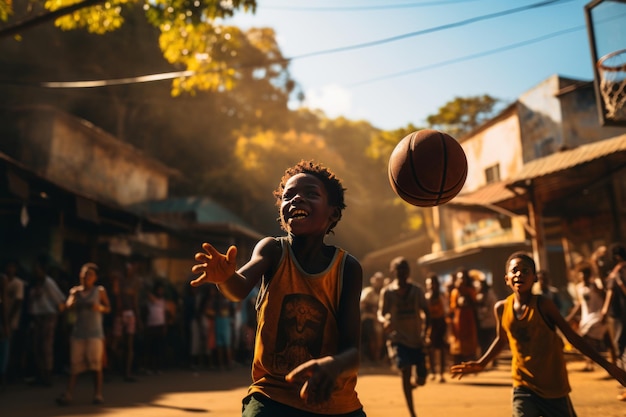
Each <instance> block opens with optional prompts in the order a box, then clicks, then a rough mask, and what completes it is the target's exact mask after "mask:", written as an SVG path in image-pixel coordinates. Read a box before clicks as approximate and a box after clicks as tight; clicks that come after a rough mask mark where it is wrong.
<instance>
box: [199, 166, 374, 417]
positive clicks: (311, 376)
mask: <svg viewBox="0 0 626 417" xmlns="http://www.w3.org/2000/svg"><path fill="white" fill-rule="evenodd" d="M274 196H275V197H276V200H277V201H276V204H277V206H278V208H279V214H280V223H281V226H282V228H283V229H284V230H285V231H286V232H287V235H286V236H283V237H266V238H263V239H262V240H260V241H259V242H258V243H257V245H256V246H255V248H254V250H253V253H252V256H251V258H250V260H249V261H248V262H247V263H245V264H244V265H243V266H241V267H240V268H237V264H236V256H237V248H236V247H234V246H231V247H230V248H229V249H228V251H227V252H226V254H225V255H223V254H221V253H220V252H218V251H217V250H216V249H215V248H214V247H213V246H211V245H210V244H208V243H204V244H203V245H202V248H203V250H204V252H200V253H197V254H196V255H195V260H196V261H197V262H198V264H196V265H194V266H193V268H192V271H193V272H194V273H196V274H200V276H199V277H198V278H197V279H196V280H194V281H192V282H191V285H194V286H197V285H201V284H202V283H205V282H209V283H215V284H217V286H218V288H219V290H220V291H221V292H222V293H223V294H224V295H225V296H226V297H228V298H229V299H231V300H233V301H240V300H243V299H244V298H245V297H246V295H247V294H248V293H249V292H250V291H251V290H252V288H253V287H254V286H255V285H257V283H259V281H260V282H261V286H260V292H259V296H258V299H257V316H258V325H257V331H256V340H255V348H254V359H253V363H252V384H251V385H250V387H249V390H248V396H246V398H244V400H243V410H242V415H243V416H244V417H250V416H256V417H259V416H275V415H289V416H315V415H321V414H332V415H338V416H345V417H348V416H349V417H363V416H365V413H364V412H363V409H362V405H361V403H360V401H359V399H358V396H357V393H356V391H355V386H356V380H357V369H358V366H359V355H360V353H359V341H360V310H359V297H360V293H361V286H362V279H363V271H362V268H361V265H360V264H359V262H358V261H357V260H356V259H355V258H354V257H352V256H351V255H349V254H348V253H347V252H346V251H344V250H343V249H341V248H338V247H335V246H331V245H327V244H325V242H324V238H325V236H326V235H327V234H328V233H330V232H332V230H333V228H334V227H335V226H336V225H337V223H338V222H339V220H340V219H341V216H342V211H343V209H344V208H345V203H344V188H343V186H342V184H341V181H340V180H339V179H338V178H337V177H335V175H334V174H333V173H332V172H331V171H329V170H328V169H326V168H324V167H323V166H322V165H320V164H316V163H313V162H311V161H301V162H300V163H298V164H296V165H295V166H293V167H291V168H289V169H287V170H286V171H285V174H284V175H283V177H282V179H281V182H280V184H279V186H278V188H277V189H276V190H275V191H274Z"/></svg>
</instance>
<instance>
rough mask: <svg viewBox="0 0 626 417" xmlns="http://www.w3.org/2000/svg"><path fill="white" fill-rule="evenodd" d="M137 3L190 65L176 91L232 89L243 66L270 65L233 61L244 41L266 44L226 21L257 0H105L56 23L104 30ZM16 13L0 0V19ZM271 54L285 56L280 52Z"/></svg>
mask: <svg viewBox="0 0 626 417" xmlns="http://www.w3.org/2000/svg"><path fill="white" fill-rule="evenodd" d="M37 1H39V0H37ZM41 3H42V4H43V6H44V8H45V9H46V10H48V11H50V12H53V11H59V10H62V9H64V8H66V7H68V6H71V5H75V4H79V3H80V1H79V0H43V1H41ZM35 4H37V2H35ZM138 7H140V8H141V10H142V11H143V13H144V15H145V19H146V20H147V21H148V22H149V23H150V24H151V25H152V26H153V27H155V28H157V29H158V31H159V32H160V37H159V40H158V44H159V47H160V48H161V51H162V53H163V56H164V58H165V59H166V60H167V61H168V62H169V63H171V64H173V65H174V66H175V67H176V68H177V69H184V70H186V71H189V73H188V74H186V75H185V76H184V77H180V78H177V79H175V80H174V81H173V82H172V94H173V95H174V96H177V95H180V94H183V93H190V94H195V93H196V92H197V91H219V90H230V89H232V88H233V87H234V85H235V84H236V83H237V82H238V81H239V78H240V77H241V75H240V74H239V72H241V71H244V70H249V69H250V68H253V67H255V66H256V67H257V68H258V66H262V65H267V62H258V63H254V62H248V66H246V67H235V66H234V65H233V62H232V61H233V58H234V57H236V56H237V55H238V54H239V51H240V49H241V48H242V47H243V46H244V45H246V44H247V45H253V46H254V47H256V48H261V49H262V48H264V47H267V45H265V44H263V43H262V42H259V43H256V44H255V40H252V39H250V40H248V41H246V40H244V39H243V38H245V35H244V34H242V33H241V31H240V30H239V29H238V28H234V27H229V26H225V25H223V24H222V20H223V19H224V18H227V17H231V16H233V15H234V14H235V13H236V12H238V11H244V12H247V11H250V12H254V11H255V10H256V0H229V1H221V0H107V1H103V2H102V3H100V4H97V5H94V6H89V7H83V8H79V9H78V10H75V11H72V12H68V14H65V15H63V16H61V17H58V18H57V19H56V20H55V25H56V26H57V27H59V28H61V29H62V30H65V31H69V30H76V29H82V30H85V31H87V32H89V33H93V34H97V35H104V34H106V33H110V32H113V31H116V30H118V29H120V28H121V27H122V26H123V25H124V24H125V22H126V18H127V15H128V14H131V13H134V12H135V10H137V8H138ZM12 13H13V4H12V1H11V0H0V19H2V20H4V21H8V20H9V16H11V15H12ZM263 52H264V53H265V52H267V51H263ZM269 58H270V59H278V60H281V59H282V57H281V56H274V57H271V56H270V57H269Z"/></svg>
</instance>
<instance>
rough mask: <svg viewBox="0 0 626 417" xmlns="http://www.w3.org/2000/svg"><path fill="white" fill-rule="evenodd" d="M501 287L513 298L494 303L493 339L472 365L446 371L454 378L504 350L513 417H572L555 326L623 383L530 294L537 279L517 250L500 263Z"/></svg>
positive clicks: (624, 377) (551, 307) (547, 304)
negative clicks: (508, 354) (510, 380)
mask: <svg viewBox="0 0 626 417" xmlns="http://www.w3.org/2000/svg"><path fill="white" fill-rule="evenodd" d="M505 281H506V284H507V285H508V286H509V288H511V290H513V294H511V295H510V296H508V297H507V298H506V299H505V300H501V301H498V303H497V304H496V305H495V308H494V312H495V316H496V320H497V325H496V326H497V335H496V338H495V339H494V341H493V343H492V344H491V346H490V347H489V349H488V350H487V352H485V354H484V355H483V356H482V357H481V358H480V359H479V360H477V361H471V362H463V363H461V364H459V365H454V366H453V367H452V368H451V372H452V375H453V376H457V377H459V379H460V378H461V377H462V376H463V375H464V374H468V373H476V372H480V371H482V370H483V369H484V368H485V366H487V364H489V362H491V360H493V359H494V358H495V357H496V356H497V355H498V353H499V352H500V351H501V350H502V348H503V347H504V346H506V342H507V339H508V342H509V346H510V349H511V353H512V361H511V365H512V366H511V373H512V377H513V414H512V415H513V417H518V416H525V417H540V416H543V417H575V416H576V413H575V411H574V408H573V406H572V403H571V401H570V398H569V392H570V391H571V388H570V384H569V380H568V375H567V368H566V366H565V359H564V357H563V341H562V339H561V338H560V336H559V335H558V334H557V333H556V331H555V330H556V329H557V328H558V329H559V330H560V331H561V332H562V334H563V335H564V336H565V338H567V340H568V341H569V342H570V343H571V344H572V346H574V347H575V348H576V349H578V351H580V353H582V354H583V355H585V356H587V357H589V358H590V359H591V360H593V361H594V362H596V363H598V364H599V365H600V366H602V367H603V368H604V369H606V371H607V372H608V373H609V374H610V375H611V376H612V377H614V378H615V379H617V380H618V381H619V382H620V384H622V385H626V372H625V371H624V370H622V369H620V368H618V367H617V366H615V365H613V364H612V363H610V362H608V361H607V360H606V359H605V358H604V357H603V356H602V355H600V354H599V353H598V352H597V351H595V350H594V349H593V348H592V347H591V346H590V345H589V344H588V343H587V342H585V340H584V339H583V338H582V337H581V336H580V335H578V333H576V332H575V331H574V330H573V329H572V328H571V327H570V326H569V324H568V323H567V322H566V321H565V319H564V318H563V316H562V315H561V313H560V312H559V310H558V308H557V307H556V305H555V304H554V302H553V301H552V300H550V299H548V298H545V297H542V296H539V295H534V294H533V293H532V287H533V284H534V283H535V281H537V273H536V268H535V261H534V260H533V259H532V258H531V257H530V256H528V255H527V254H525V253H523V252H516V253H513V254H512V255H511V256H509V258H508V259H507V262H506V275H505Z"/></svg>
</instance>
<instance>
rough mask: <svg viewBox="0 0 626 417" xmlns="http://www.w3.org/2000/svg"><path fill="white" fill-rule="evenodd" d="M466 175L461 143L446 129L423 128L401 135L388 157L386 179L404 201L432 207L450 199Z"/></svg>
mask: <svg viewBox="0 0 626 417" xmlns="http://www.w3.org/2000/svg"><path fill="white" fill-rule="evenodd" d="M466 177H467V158H466V157H465V152H464V151H463V148H462V147H461V144H459V142H458V141H457V140H456V139H454V138H453V137H452V136H450V135H448V134H447V133H443V132H440V131H438V130H432V129H423V130H418V131H416V132H413V133H410V134H408V135H407V136H405V137H404V138H403V139H402V140H401V141H400V142H399V143H398V144H397V145H396V147H395V148H394V150H393V152H392V153H391V156H390V157H389V182H390V183H391V188H392V189H393V191H394V192H395V193H396V194H397V195H398V196H399V197H400V198H402V199H403V200H404V201H406V202H407V203H409V204H412V205H414V206H418V207H432V206H437V205H440V204H443V203H446V202H448V201H450V200H452V199H453V198H454V197H455V196H456V195H457V194H458V193H459V192H460V191H461V188H463V184H465V178H466Z"/></svg>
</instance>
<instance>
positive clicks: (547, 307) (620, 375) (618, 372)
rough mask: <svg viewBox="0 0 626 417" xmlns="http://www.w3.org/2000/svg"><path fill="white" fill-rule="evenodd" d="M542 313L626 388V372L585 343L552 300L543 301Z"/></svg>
mask: <svg viewBox="0 0 626 417" xmlns="http://www.w3.org/2000/svg"><path fill="white" fill-rule="evenodd" d="M540 308H541V312H542V313H543V314H544V315H545V316H546V317H547V318H548V319H549V320H550V321H552V323H554V325H555V326H556V327H558V329H559V330H560V331H561V333H563V336H565V338H566V339H567V340H568V341H569V342H570V343H571V344H572V346H574V347H575V348H576V349H578V351H579V352H580V353H582V354H583V355H585V356H587V357H588V358H589V359H591V360H592V361H594V362H596V363H597V364H598V365H600V366H601V367H603V368H604V369H605V370H606V371H607V372H608V373H609V374H610V375H611V376H612V377H613V378H615V379H617V380H618V381H619V383H620V384H622V385H624V386H626V372H625V371H624V370H623V369H621V368H619V367H617V366H615V365H613V364H612V363H610V362H609V361H607V360H606V359H605V358H604V356H602V355H601V354H600V353H598V352H597V351H596V350H595V349H594V348H593V347H591V345H589V343H587V342H586V341H585V339H583V338H582V337H581V336H580V335H579V334H578V333H576V332H575V331H574V329H572V327H571V326H570V325H569V324H568V323H567V322H566V321H565V319H564V318H563V316H561V313H560V312H559V310H558V309H557V307H556V305H555V304H554V302H553V301H552V300H549V299H543V298H542V299H541V307H540Z"/></svg>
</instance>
